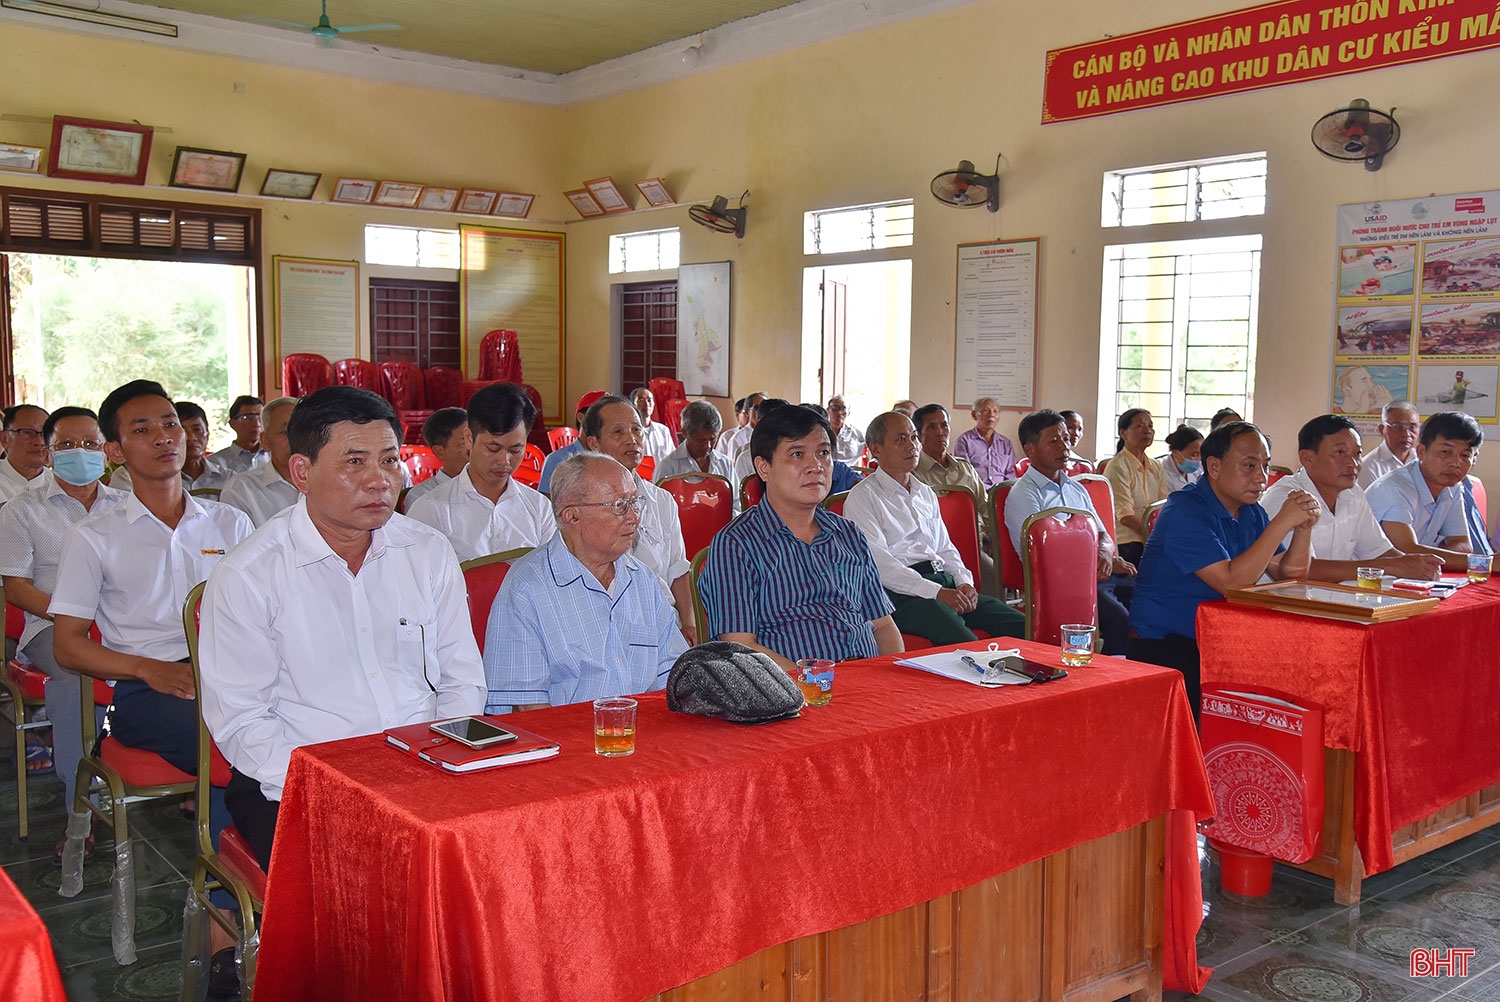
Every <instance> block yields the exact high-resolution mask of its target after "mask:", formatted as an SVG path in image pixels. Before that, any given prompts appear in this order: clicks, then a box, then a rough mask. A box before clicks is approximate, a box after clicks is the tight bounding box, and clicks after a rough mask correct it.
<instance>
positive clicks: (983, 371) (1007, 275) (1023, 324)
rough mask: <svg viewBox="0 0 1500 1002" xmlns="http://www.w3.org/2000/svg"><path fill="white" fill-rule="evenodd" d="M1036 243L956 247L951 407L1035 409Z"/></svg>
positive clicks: (1003, 242) (1001, 242) (1038, 257)
mask: <svg viewBox="0 0 1500 1002" xmlns="http://www.w3.org/2000/svg"><path fill="white" fill-rule="evenodd" d="M1040 252H1041V240H1040V239H1037V238H1030V239H1025V240H996V241H992V242H989V243H976V244H959V245H958V269H957V272H958V282H957V291H956V294H955V298H954V326H955V332H954V334H955V336H954V359H953V406H955V407H967V406H969V405H970V404H972V403H973V402H974V401H975V400H977V399H979V398H980V397H994V398H995V399H996V400H998V401H1000V406H1001V407H1005V408H1013V409H1018V410H1028V411H1029V410H1031V409H1032V408H1033V407H1035V406H1036V334H1037V322H1036V309H1037V290H1038V284H1039V281H1040V275H1041V272H1040V267H1041V253H1040Z"/></svg>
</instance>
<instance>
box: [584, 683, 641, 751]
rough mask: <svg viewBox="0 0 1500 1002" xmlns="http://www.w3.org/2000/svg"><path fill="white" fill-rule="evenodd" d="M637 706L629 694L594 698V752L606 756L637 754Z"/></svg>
mask: <svg viewBox="0 0 1500 1002" xmlns="http://www.w3.org/2000/svg"><path fill="white" fill-rule="evenodd" d="M635 708H636V703H635V700H633V699H631V698H630V697H629V696H611V697H610V698H608V699H596V700H594V754H596V755H603V756H604V757H605V758H624V757H625V756H626V755H634V754H635Z"/></svg>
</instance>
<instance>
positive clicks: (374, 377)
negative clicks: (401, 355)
mask: <svg viewBox="0 0 1500 1002" xmlns="http://www.w3.org/2000/svg"><path fill="white" fill-rule="evenodd" d="M333 384H334V385H335V386H358V387H359V388H360V389H362V390H369V391H370V392H371V393H380V366H378V365H376V364H375V363H374V362H372V361H370V360H369V359H367V358H345V359H340V360H339V361H337V362H335V363H333Z"/></svg>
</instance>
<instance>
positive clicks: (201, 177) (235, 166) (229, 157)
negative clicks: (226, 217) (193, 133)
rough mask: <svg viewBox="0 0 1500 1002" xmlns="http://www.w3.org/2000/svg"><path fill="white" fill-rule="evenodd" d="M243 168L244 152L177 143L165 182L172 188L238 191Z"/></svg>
mask: <svg viewBox="0 0 1500 1002" xmlns="http://www.w3.org/2000/svg"><path fill="white" fill-rule="evenodd" d="M244 171H245V154H243V153H227V152H225V151H223V150H199V149H194V148H193V147H191V146H179V147H177V152H176V153H174V154H173V155H172V176H171V178H170V179H169V180H168V181H167V183H168V184H170V185H171V186H172V187H174V188H198V189H200V190H202V191H239V189H240V175H241V174H243V173H244Z"/></svg>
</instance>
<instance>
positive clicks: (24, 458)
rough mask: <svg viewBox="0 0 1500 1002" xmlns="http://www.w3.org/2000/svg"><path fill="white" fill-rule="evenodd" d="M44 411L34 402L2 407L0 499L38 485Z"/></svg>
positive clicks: (44, 447)
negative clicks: (3, 422) (3, 426)
mask: <svg viewBox="0 0 1500 1002" xmlns="http://www.w3.org/2000/svg"><path fill="white" fill-rule="evenodd" d="M46 422H47V412H46V411H44V410H43V409H42V408H40V407H38V406H37V405H36V404H16V405H15V406H14V407H7V408H5V460H4V462H0V502H4V501H9V500H10V499H11V498H13V497H15V496H16V495H17V494H20V493H21V492H22V491H24V490H28V489H29V488H32V487H39V486H41V484H42V470H43V469H45V468H46V466H47V442H46V439H45V437H44V435H43V432H42V428H43V426H44V425H45V424H46Z"/></svg>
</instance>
